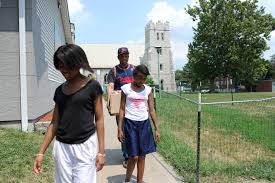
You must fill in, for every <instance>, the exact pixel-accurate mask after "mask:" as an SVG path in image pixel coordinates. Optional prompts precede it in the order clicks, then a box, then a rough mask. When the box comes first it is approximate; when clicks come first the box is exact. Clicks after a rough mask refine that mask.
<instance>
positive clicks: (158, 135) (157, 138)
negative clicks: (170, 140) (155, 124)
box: [156, 129, 160, 143]
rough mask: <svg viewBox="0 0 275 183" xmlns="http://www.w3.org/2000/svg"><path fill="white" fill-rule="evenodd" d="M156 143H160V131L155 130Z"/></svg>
mask: <svg viewBox="0 0 275 183" xmlns="http://www.w3.org/2000/svg"><path fill="white" fill-rule="evenodd" d="M156 141H157V143H160V131H159V129H157V130H156Z"/></svg>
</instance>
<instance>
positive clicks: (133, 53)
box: [80, 44, 144, 68]
mask: <svg viewBox="0 0 275 183" xmlns="http://www.w3.org/2000/svg"><path fill="white" fill-rule="evenodd" d="M80 46H81V47H82V49H83V50H84V51H85V53H86V55H87V57H88V60H89V63H90V66H91V67H92V68H112V67H114V66H115V65H117V64H118V63H119V61H118V59H117V50H118V48H120V47H127V48H128V50H129V53H130V54H129V63H130V64H133V65H139V64H140V61H141V59H142V57H143V55H144V45H143V44H81V45H80Z"/></svg>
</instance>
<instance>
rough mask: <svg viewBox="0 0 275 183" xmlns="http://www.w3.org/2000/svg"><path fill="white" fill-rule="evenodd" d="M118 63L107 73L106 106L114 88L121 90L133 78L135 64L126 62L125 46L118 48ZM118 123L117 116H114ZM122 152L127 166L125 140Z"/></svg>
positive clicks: (126, 51)
mask: <svg viewBox="0 0 275 183" xmlns="http://www.w3.org/2000/svg"><path fill="white" fill-rule="evenodd" d="M117 58H118V60H119V64H118V65H116V66H115V67H113V68H112V69H111V70H110V71H109V74H108V78H107V80H108V83H109V85H108V96H107V108H108V109H109V108H110V95H111V93H112V92H113V91H114V90H121V87H122V86H123V85H124V84H128V83H131V82H132V81H133V80H134V78H133V71H134V68H135V66H133V65H132V64H128V60H129V51H128V48H126V47H121V48H119V49H118V56H117ZM116 120H117V123H118V116H116ZM121 147H122V152H123V156H124V161H123V167H124V168H126V167H127V160H128V154H127V151H126V145H125V141H124V142H122V146H121Z"/></svg>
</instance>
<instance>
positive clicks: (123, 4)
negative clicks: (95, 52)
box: [68, 0, 275, 69]
mask: <svg viewBox="0 0 275 183" xmlns="http://www.w3.org/2000/svg"><path fill="white" fill-rule="evenodd" d="M68 3H69V12H70V18H71V22H72V23H74V24H75V30H76V44H83V43H86V44H122V45H123V44H129V43H138V44H144V40H145V38H144V30H145V25H146V24H147V23H148V22H149V21H150V20H152V21H154V22H156V21H158V20H160V21H169V22H170V28H171V32H170V35H171V49H172V52H173V62H174V69H181V68H182V67H183V66H184V65H185V64H186V63H187V61H188V60H187V53H188V44H189V43H191V42H192V38H193V31H192V27H194V26H196V24H195V23H194V22H193V21H192V20H191V18H190V16H189V15H188V14H187V13H186V11H185V8H186V7H187V5H188V4H189V5H194V4H195V3H196V0H166V1H163V0H68ZM259 5H260V6H264V7H265V8H266V13H271V14H272V15H273V17H275V8H274V7H275V0H259ZM272 7H273V9H272ZM268 45H269V47H270V50H268V51H266V52H265V53H264V55H263V56H264V58H266V59H269V58H270V56H271V55H272V54H275V31H273V32H272V33H271V39H270V41H268Z"/></svg>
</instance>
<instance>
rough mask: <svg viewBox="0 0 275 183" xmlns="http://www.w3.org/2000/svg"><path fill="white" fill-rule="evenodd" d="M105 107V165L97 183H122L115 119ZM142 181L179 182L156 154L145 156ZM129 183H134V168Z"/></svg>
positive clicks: (156, 182) (123, 171)
mask: <svg viewBox="0 0 275 183" xmlns="http://www.w3.org/2000/svg"><path fill="white" fill-rule="evenodd" d="M105 106H106V104H105V102H104V104H103V108H104V121H105V149H106V164H105V166H104V168H103V170H102V171H100V172H99V173H98V174H97V182H99V183H123V182H124V178H125V173H126V169H125V168H123V167H122V161H123V157H122V153H121V150H120V143H119V142H118V140H117V125H116V121H115V117H113V116H110V115H109V113H108V111H107V109H106V107H105ZM143 181H144V183H178V182H181V181H180V177H178V176H177V175H176V174H175V172H174V171H173V169H172V168H171V167H170V166H169V165H167V163H165V162H164V160H163V159H162V158H161V157H160V156H159V155H158V154H157V153H153V154H150V155H147V156H146V161H145V172H144V179H143ZM131 182H132V183H135V182H136V168H135V171H134V173H133V176H132V179H131Z"/></svg>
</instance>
